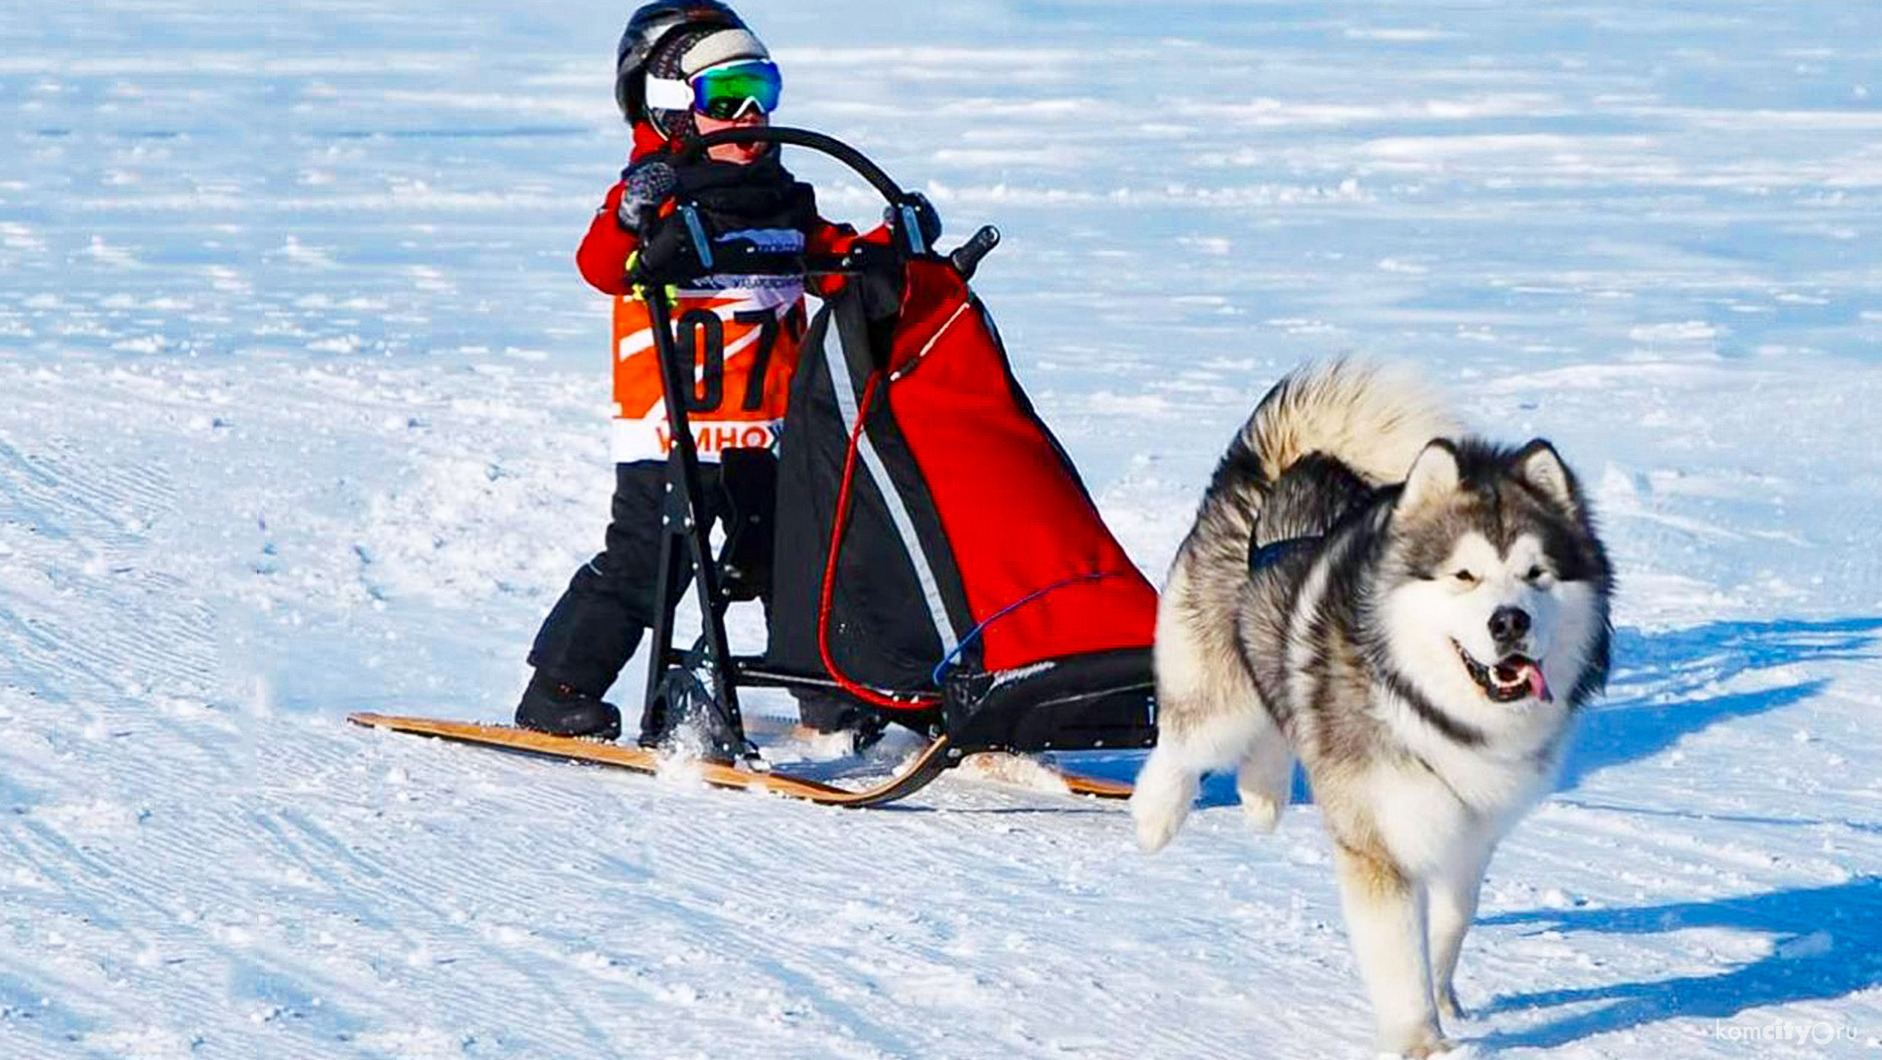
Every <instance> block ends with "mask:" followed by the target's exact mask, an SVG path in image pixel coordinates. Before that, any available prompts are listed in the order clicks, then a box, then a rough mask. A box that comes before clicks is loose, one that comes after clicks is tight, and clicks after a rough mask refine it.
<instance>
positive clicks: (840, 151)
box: [680, 125, 908, 206]
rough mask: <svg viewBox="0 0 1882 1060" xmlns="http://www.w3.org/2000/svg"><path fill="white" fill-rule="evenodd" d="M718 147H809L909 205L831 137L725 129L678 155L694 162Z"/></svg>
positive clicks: (777, 129) (778, 128) (784, 129)
mask: <svg viewBox="0 0 1882 1060" xmlns="http://www.w3.org/2000/svg"><path fill="white" fill-rule="evenodd" d="M720 144H789V145H791V146H792V147H808V148H810V149H811V150H813V151H819V152H822V153H823V154H826V155H829V156H830V157H831V158H834V159H836V160H837V161H838V162H841V163H843V164H844V165H846V166H848V167H850V168H851V169H853V170H855V171H856V175H857V176H859V177H861V178H863V179H864V180H865V181H868V182H869V186H870V187H872V188H874V189H876V191H877V192H878V193H879V194H880V195H881V196H882V197H883V198H884V199H886V200H888V203H889V205H891V206H899V205H901V204H902V203H905V202H907V201H908V193H907V192H905V191H903V190H902V186H901V185H900V184H897V183H896V182H895V179H894V178H893V177H891V176H889V175H888V174H887V173H884V172H883V171H882V167H881V166H878V165H876V164H875V163H874V162H871V161H870V160H869V158H868V157H867V156H866V155H864V154H863V153H862V152H861V151H858V150H856V149H855V148H854V147H851V146H850V145H848V144H846V143H844V142H843V141H841V140H839V139H837V138H836V137H834V136H825V135H824V134H823V133H820V132H811V131H810V130H809V129H793V128H790V127H789V126H784V125H762V126H753V127H750V128H743V129H725V130H723V131H721V132H716V133H708V134H706V135H705V136H701V137H700V138H699V139H697V140H694V141H693V142H692V143H690V144H688V145H687V146H686V148H685V150H683V151H681V152H680V157H681V158H683V159H692V158H697V157H699V156H700V155H703V154H705V153H706V149H707V148H710V147H717V146H719V145H720Z"/></svg>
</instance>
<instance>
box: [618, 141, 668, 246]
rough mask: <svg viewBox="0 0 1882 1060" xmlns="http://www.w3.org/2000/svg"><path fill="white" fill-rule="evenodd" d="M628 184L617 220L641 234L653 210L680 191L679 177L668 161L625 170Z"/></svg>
mask: <svg viewBox="0 0 1882 1060" xmlns="http://www.w3.org/2000/svg"><path fill="white" fill-rule="evenodd" d="M621 180H622V181H623V182H624V183H625V184H626V187H625V189H623V190H622V192H621V208H620V209H619V210H617V211H615V217H616V218H618V219H619V220H620V222H621V227H622V228H623V229H625V230H627V231H629V232H638V231H640V226H641V222H643V221H648V220H652V219H653V216H654V214H653V211H655V210H657V209H658V208H659V207H660V205H661V204H662V203H664V202H666V201H667V200H668V199H670V198H672V197H673V194H674V192H677V191H678V190H679V189H680V178H679V174H677V173H675V172H674V171H673V167H672V166H670V165H668V164H667V163H666V161H665V160H664V159H659V158H650V159H646V160H644V161H641V162H636V163H635V164H633V165H631V166H629V167H627V168H626V169H624V170H622V171H621Z"/></svg>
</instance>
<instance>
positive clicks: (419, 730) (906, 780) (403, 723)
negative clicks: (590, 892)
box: [347, 714, 1131, 809]
mask: <svg viewBox="0 0 1882 1060" xmlns="http://www.w3.org/2000/svg"><path fill="white" fill-rule="evenodd" d="M347 720H348V721H350V722H352V723H353V724H355V725H360V726H364V727H366V728H371V729H386V730H390V731H392V732H401V733H406V734H409V735H413V736H430V737H435V738H437V739H441V740H449V741H452V742H455V743H465V744H472V745H475V746H480V747H489V748H494V749H496V750H501V751H509V752H512V753H516V754H527V755H535V756H539V757H545V758H554V759H560V760H563V761H569V762H585V763H588V764H590V765H596V766H605V767H610V768H614V769H626V770H630V771H632V772H635V773H645V774H654V773H658V772H659V771H660V769H661V766H662V765H663V764H664V760H663V759H662V758H661V756H660V755H658V754H656V753H655V752H653V751H648V750H645V749H643V748H640V747H630V746H624V745H621V744H612V743H600V742H597V741H594V740H576V739H570V738H568V737H565V736H550V735H547V734H546V733H539V732H531V731H529V730H528V729H517V728H512V727H510V726H507V725H480V724H477V723H474V722H458V721H435V720H432V719H429V718H402V717H393V716H388V715H384V714H353V715H350V716H348V718H347ZM952 750H953V749H952V748H951V747H950V745H949V742H948V738H947V737H945V736H941V737H937V738H936V739H934V740H933V741H932V742H930V743H929V744H928V746H927V747H925V748H923V749H922V751H921V753H920V754H918V755H916V756H915V757H914V758H913V759H911V760H910V761H909V762H907V763H906V764H904V765H903V766H902V768H901V769H900V770H899V771H898V772H897V773H896V774H895V775H894V776H891V777H888V778H886V779H884V780H881V781H879V782H877V783H875V784H872V785H870V786H868V787H865V788H860V789H855V790H852V789H848V788H841V787H838V786H836V785H834V784H828V783H825V782H823V781H820V780H811V779H808V778H804V777H796V776H792V775H790V774H788V773H776V772H770V773H767V772H759V771H757V770H753V769H747V768H742V767H739V766H731V765H720V764H717V763H712V762H698V763H690V764H689V768H690V769H693V770H696V771H697V773H698V775H699V776H700V778H701V779H703V780H704V781H705V782H706V783H708V784H710V785H712V786H713V787H718V788H728V789H733V790H740V791H762V792H765V793H767V794H771V795H782V796H786V797H788V798H793V799H802V800H804V801H806V802H814V803H817V804H818V805H821V806H843V807H849V808H853V809H862V808H865V807H870V806H881V805H884V804H886V803H890V802H894V801H896V800H897V799H902V798H906V797H908V796H909V795H912V794H914V793H915V792H917V791H920V790H921V789H922V788H925V787H927V786H928V784H929V783H930V782H932V781H933V780H934V779H935V778H936V777H938V776H940V775H941V774H942V773H945V772H946V771H948V770H949V769H951V768H953V767H954V766H956V765H958V764H959V763H960V761H961V760H962V757H963V756H961V755H959V754H953V753H950V752H951V751H952ZM1059 777H1060V779H1061V780H1062V781H1063V782H1064V784H1065V787H1066V790H1067V791H1069V792H1070V793H1071V794H1074V795H1084V796H1090V797H1094V798H1101V799H1123V798H1128V797H1129V796H1130V792H1131V789H1130V786H1129V785H1128V784H1118V783H1115V782H1112V781H1107V780H1099V779H1096V778H1091V777H1080V776H1076V775H1074V774H1068V773H1060V774H1059Z"/></svg>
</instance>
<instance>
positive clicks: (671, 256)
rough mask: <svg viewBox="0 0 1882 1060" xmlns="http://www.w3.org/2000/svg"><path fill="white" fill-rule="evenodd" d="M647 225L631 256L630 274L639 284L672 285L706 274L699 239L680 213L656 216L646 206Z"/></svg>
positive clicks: (653, 211)
mask: <svg viewBox="0 0 1882 1060" xmlns="http://www.w3.org/2000/svg"><path fill="white" fill-rule="evenodd" d="M645 216H646V218H647V226H646V227H644V228H642V229H641V238H640V249H639V250H638V251H636V252H635V255H634V268H633V276H634V279H635V281H636V282H638V283H657V284H675V283H683V282H685V281H687V280H695V279H698V278H699V277H701V276H703V275H705V274H706V273H707V272H708V271H710V270H709V269H708V267H707V266H706V265H705V263H704V262H702V261H701V260H700V246H699V241H698V239H696V238H695V237H694V235H693V230H692V227H691V226H690V225H688V224H687V223H686V218H685V216H684V215H683V214H682V213H680V212H674V213H671V214H668V215H667V216H665V217H657V216H656V209H655V208H651V207H650V208H648V209H647V213H646V215H645Z"/></svg>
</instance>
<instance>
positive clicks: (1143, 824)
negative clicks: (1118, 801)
mask: <svg viewBox="0 0 1882 1060" xmlns="http://www.w3.org/2000/svg"><path fill="white" fill-rule="evenodd" d="M1196 786H1197V777H1196V775H1195V774H1193V773H1190V772H1189V771H1188V770H1185V769H1183V768H1181V767H1180V766H1178V765H1176V764H1175V763H1174V762H1173V761H1172V760H1171V758H1170V756H1169V754H1168V752H1167V751H1166V750H1164V749H1162V748H1159V749H1158V750H1157V751H1154V752H1152V753H1151V755H1150V759H1149V761H1147V762H1145V763H1144V768H1143V770H1142V771H1141V772H1139V773H1138V774H1137V787H1136V790H1135V791H1133V792H1131V800H1130V807H1131V819H1132V820H1134V821H1135V822H1136V823H1137V845H1138V846H1139V847H1140V848H1142V849H1143V852H1144V853H1146V854H1154V853H1156V852H1157V851H1159V850H1162V849H1163V848H1164V847H1166V846H1168V845H1169V843H1170V840H1171V839H1174V838H1175V837H1176V833H1177V832H1178V831H1181V830H1182V827H1183V822H1184V821H1186V820H1188V819H1189V810H1190V807H1191V806H1193V805H1195V802H1196Z"/></svg>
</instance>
